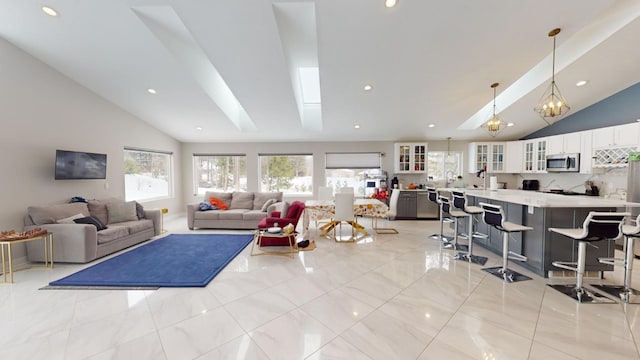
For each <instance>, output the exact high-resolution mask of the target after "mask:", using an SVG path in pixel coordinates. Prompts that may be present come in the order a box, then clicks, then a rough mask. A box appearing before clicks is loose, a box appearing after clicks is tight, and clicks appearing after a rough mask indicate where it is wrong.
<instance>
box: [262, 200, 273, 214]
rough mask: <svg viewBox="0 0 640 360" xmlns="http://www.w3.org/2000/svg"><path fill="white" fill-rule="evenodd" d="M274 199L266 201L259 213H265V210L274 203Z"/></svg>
mask: <svg viewBox="0 0 640 360" xmlns="http://www.w3.org/2000/svg"><path fill="white" fill-rule="evenodd" d="M275 202H276V199H269V200H267V201H266V202H265V203H264V205H262V209H260V211H262V212H266V211H267V209H268V208H269V206H271V204H273V203H275Z"/></svg>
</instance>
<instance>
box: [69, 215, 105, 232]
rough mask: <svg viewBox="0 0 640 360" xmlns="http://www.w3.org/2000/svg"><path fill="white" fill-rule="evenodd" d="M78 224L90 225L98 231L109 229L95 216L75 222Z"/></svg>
mask: <svg viewBox="0 0 640 360" xmlns="http://www.w3.org/2000/svg"><path fill="white" fill-rule="evenodd" d="M73 222H74V223H76V224H89V225H93V226H95V227H96V230H97V231H102V230H104V229H106V228H107V225H105V224H103V223H102V221H100V220H98V218H97V217H95V216H87V217H83V218H79V219H75V220H73Z"/></svg>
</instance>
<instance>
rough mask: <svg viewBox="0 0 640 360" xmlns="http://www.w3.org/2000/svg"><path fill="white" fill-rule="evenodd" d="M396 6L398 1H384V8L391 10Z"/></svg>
mask: <svg viewBox="0 0 640 360" xmlns="http://www.w3.org/2000/svg"><path fill="white" fill-rule="evenodd" d="M396 5H398V0H384V7H387V8H392V7H394V6H396Z"/></svg>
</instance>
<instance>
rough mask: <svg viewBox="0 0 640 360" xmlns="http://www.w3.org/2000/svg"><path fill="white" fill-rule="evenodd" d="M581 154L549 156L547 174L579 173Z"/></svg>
mask: <svg viewBox="0 0 640 360" xmlns="http://www.w3.org/2000/svg"><path fill="white" fill-rule="evenodd" d="M579 171H580V154H577V153H576V154H554V155H547V172H579Z"/></svg>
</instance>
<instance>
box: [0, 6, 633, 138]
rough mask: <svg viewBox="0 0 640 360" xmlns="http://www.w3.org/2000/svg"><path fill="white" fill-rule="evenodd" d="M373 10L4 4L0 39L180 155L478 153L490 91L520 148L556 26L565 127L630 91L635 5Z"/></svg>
mask: <svg viewBox="0 0 640 360" xmlns="http://www.w3.org/2000/svg"><path fill="white" fill-rule="evenodd" d="M383 3H384V1H383V0H348V1H344V0H316V1H310V0H309V1H301V0H292V1H289V0H281V1H269V0H211V1H202V0H139V1H135V0H109V1H64V0H52V1H49V2H47V3H46V5H48V6H50V7H51V8H53V9H55V10H56V11H57V12H58V16H55V17H51V16H48V15H46V14H45V13H44V12H43V11H42V10H41V6H43V5H45V4H43V3H41V2H39V1H32V0H21V1H15V0H0V36H1V37H3V38H5V39H6V40H8V41H10V42H11V43H13V44H15V45H16V46H18V47H19V48H21V49H23V50H24V51H25V52H27V53H29V54H31V55H33V56H34V57H36V58H38V59H40V60H41V61H42V62H44V63H46V64H48V65H49V66H51V67H52V68H54V69H56V70H57V71H59V72H61V73H62V74H64V75H66V76H68V77H69V78H71V79H73V80H74V81H76V82H78V83H79V84H81V85H82V86H84V87H86V88H87V89H89V90H90V91H92V92H94V93H96V94H98V95H99V96H101V97H103V98H105V99H107V100H108V101H110V102H112V103H113V104H115V105H116V106H119V107H121V108H122V109H124V110H125V111H127V112H130V113H132V114H134V115H136V116H137V117H139V118H140V119H142V120H144V121H146V122H148V123H149V124H151V125H152V126H154V127H156V128H158V129H160V130H162V131H164V132H166V133H167V134H170V135H171V136H173V137H175V138H176V139H178V140H180V141H184V142H215V141H353V140H363V141H364V140H371V141H376V140H386V141H407V140H443V139H446V138H447V137H451V138H453V139H454V140H470V139H476V140H484V139H488V138H489V137H488V135H487V132H486V131H485V129H483V128H480V127H479V125H481V124H482V123H483V122H484V121H486V120H487V119H488V118H489V117H490V115H491V103H492V99H493V90H492V89H491V88H490V85H491V84H492V83H494V82H498V83H500V85H499V86H498V88H497V92H498V98H497V100H496V105H497V110H498V112H500V113H501V116H502V117H503V119H504V120H505V121H507V122H513V123H514V124H515V125H514V126H513V127H509V128H506V129H505V130H504V131H503V132H502V133H501V134H500V135H498V137H497V138H498V139H516V138H519V137H521V136H524V135H526V134H529V133H531V132H534V131H536V130H538V129H540V128H542V127H544V126H546V123H544V122H543V121H542V119H541V118H540V117H538V116H537V115H536V114H535V113H534V112H533V107H534V105H535V104H536V103H537V102H538V100H539V98H540V96H541V95H542V93H543V92H544V90H545V88H546V87H547V86H548V84H549V82H550V78H551V74H552V70H551V53H552V46H553V40H552V38H550V37H548V36H547V34H548V32H549V31H550V30H551V29H553V28H556V27H559V28H561V29H562V32H561V33H560V34H559V35H558V36H557V38H556V41H557V52H556V82H557V84H558V86H559V87H560V89H561V90H562V94H563V95H564V96H565V98H566V99H567V101H568V102H569V105H570V106H571V107H572V112H573V113H575V112H577V111H579V110H580V109H583V108H585V107H587V106H589V105H591V104H593V103H595V102H598V101H600V100H602V99H604V98H606V97H608V96H610V95H612V94H614V93H616V92H618V91H620V90H623V89H625V88H627V87H628V86H631V85H633V84H635V83H637V82H639V81H640V67H639V66H638V64H640V47H639V46H637V41H638V40H637V34H640V20H639V19H638V16H639V15H640V2H639V1H637V0H617V1H615V0H598V1H594V0H592V1H584V0H563V1H557V0H527V1H512V0H484V1H468V0H447V1H431V0H399V1H398V4H397V6H395V7H393V8H386V7H385V6H384V4H383ZM0 66H6V67H10V66H11V65H10V64H0ZM300 68H303V69H309V68H310V69H317V74H319V77H316V80H319V85H320V87H319V90H320V93H319V94H320V103H317V100H313V99H312V100H308V99H307V100H305V98H304V96H303V91H302V90H301V85H300V78H299V74H300V72H299V69H300ZM311 78H312V79H313V76H312V77H311ZM579 80H587V81H588V84H587V85H586V86H582V87H576V86H575V84H576V82H578V81H579ZM366 84H370V85H371V86H372V89H371V90H369V91H365V90H363V87H364V86H365V85H366ZM0 86H11V85H10V84H2V85H0ZM147 89H155V91H156V93H155V94H150V93H149V92H148V91H147ZM306 94H308V93H306ZM631 120H634V119H630V121H631ZM429 124H433V125H434V126H433V127H428V125H429ZM355 125H360V128H359V129H356V128H354V126H355Z"/></svg>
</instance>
